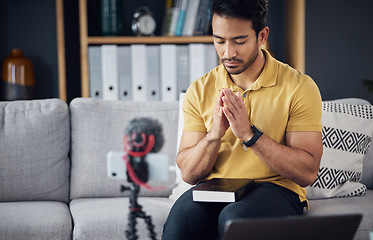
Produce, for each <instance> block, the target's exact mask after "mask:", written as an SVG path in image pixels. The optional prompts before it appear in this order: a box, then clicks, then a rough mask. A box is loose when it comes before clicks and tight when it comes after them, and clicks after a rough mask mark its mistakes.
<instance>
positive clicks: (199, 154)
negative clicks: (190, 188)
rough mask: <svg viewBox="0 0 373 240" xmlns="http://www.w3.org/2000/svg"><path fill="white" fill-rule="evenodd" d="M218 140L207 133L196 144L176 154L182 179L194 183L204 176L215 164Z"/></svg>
mask: <svg viewBox="0 0 373 240" xmlns="http://www.w3.org/2000/svg"><path fill="white" fill-rule="evenodd" d="M219 147H220V140H214V139H212V138H210V137H209V133H207V134H206V135H205V136H204V137H203V138H202V139H201V140H200V141H199V142H198V144H197V145H195V146H193V147H190V148H185V149H183V150H182V151H180V152H179V153H178V154H177V158H176V162H177V165H178V167H179V168H180V170H181V172H182V179H183V180H184V181H185V182H187V183H189V184H196V183H197V182H198V181H200V180H201V179H202V178H204V177H206V176H207V175H208V174H209V173H210V172H211V170H212V169H213V167H214V165H215V161H216V158H217V155H218V150H219Z"/></svg>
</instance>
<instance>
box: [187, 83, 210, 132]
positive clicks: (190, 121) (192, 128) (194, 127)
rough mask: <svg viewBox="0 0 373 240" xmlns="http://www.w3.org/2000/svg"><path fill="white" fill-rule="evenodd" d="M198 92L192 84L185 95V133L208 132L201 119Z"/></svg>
mask: <svg viewBox="0 0 373 240" xmlns="http://www.w3.org/2000/svg"><path fill="white" fill-rule="evenodd" d="M199 106H200V105H199V99H198V97H197V90H196V88H195V85H194V84H192V85H191V86H190V87H189V88H188V91H187V92H186V94H185V98H184V103H183V114H184V129H183V131H185V132H206V131H207V129H206V127H205V124H204V121H203V119H202V117H201V111H200V108H199Z"/></svg>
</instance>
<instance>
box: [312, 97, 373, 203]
mask: <svg viewBox="0 0 373 240" xmlns="http://www.w3.org/2000/svg"><path fill="white" fill-rule="evenodd" d="M345 102H347V103H348V104H347V103H344V102H343V100H342V101H341V100H338V101H324V102H323V108H322V124H323V128H322V140H323V150H324V152H323V156H322V158H321V164H320V169H319V172H318V175H317V178H316V180H315V182H314V183H312V184H311V185H310V186H309V187H307V188H306V190H307V198H308V199H320V198H332V197H351V196H361V195H363V194H365V192H366V187H365V185H363V184H362V183H360V182H359V181H360V179H361V174H362V169H363V158H364V156H365V154H366V153H367V152H368V149H369V145H370V142H371V138H372V133H373V122H372V119H373V108H372V105H370V104H369V102H367V101H365V100H359V99H355V100H354V99H352V100H351V99H346V100H345ZM354 102H357V104H353V103H354Z"/></svg>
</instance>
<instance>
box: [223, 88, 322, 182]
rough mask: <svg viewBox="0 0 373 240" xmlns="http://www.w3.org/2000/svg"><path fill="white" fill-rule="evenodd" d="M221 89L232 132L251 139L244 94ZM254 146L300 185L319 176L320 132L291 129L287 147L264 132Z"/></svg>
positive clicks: (283, 174) (278, 169) (279, 170)
mask: <svg viewBox="0 0 373 240" xmlns="http://www.w3.org/2000/svg"><path fill="white" fill-rule="evenodd" d="M222 92H223V94H224V96H223V98H222V100H223V103H224V107H223V112H224V114H225V116H226V117H227V119H228V121H229V125H230V127H231V129H232V132H233V134H234V135H235V136H236V137H237V138H238V139H240V140H242V141H245V142H246V141H248V140H249V139H251V137H252V136H253V134H254V133H253V130H252V129H251V127H250V126H251V123H250V122H249V119H248V114H247V110H246V108H245V106H244V103H243V100H242V97H241V96H240V95H239V94H237V95H236V94H234V93H233V92H232V91H230V90H229V89H223V91H222ZM251 149H252V151H253V152H254V153H255V154H256V155H257V156H258V157H259V159H261V160H262V161H263V162H264V163H265V164H266V165H267V166H268V167H269V168H270V169H272V170H273V171H275V172H277V173H278V174H280V175H281V176H283V177H285V178H287V179H289V180H291V181H293V182H295V183H297V184H298V185H300V186H308V185H309V184H311V183H312V182H313V181H314V180H315V179H316V176H317V172H318V169H319V165H320V161H321V155H322V150H323V147H322V139H321V133H320V132H288V133H286V146H285V145H282V144H279V143H277V142H275V141H273V140H272V139H271V138H269V137H268V136H266V135H265V134H263V135H262V136H261V137H260V138H259V140H258V141H257V142H256V143H255V144H254V145H252V146H251Z"/></svg>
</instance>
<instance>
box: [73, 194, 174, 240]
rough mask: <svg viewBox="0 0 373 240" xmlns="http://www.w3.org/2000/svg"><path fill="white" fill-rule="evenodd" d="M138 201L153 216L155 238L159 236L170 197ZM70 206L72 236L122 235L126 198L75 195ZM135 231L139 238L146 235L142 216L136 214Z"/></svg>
mask: <svg viewBox="0 0 373 240" xmlns="http://www.w3.org/2000/svg"><path fill="white" fill-rule="evenodd" d="M138 203H139V204H140V205H142V207H143V208H142V210H143V211H145V213H146V214H147V215H150V216H151V217H152V222H153V224H154V225H155V228H154V230H155V232H156V234H157V239H160V238H161V235H162V231H163V224H164V222H165V221H166V218H167V216H168V212H169V210H170V209H171V207H172V204H173V201H172V200H170V199H168V198H166V197H164V198H160V197H140V198H139V199H138ZM70 210H71V214H72V217H73V221H74V230H73V239H78V240H85V239H86V240H95V239H113V240H115V239H125V230H126V229H127V223H128V220H127V218H128V212H129V198H127V197H124V198H90V199H88V198H85V199H74V200H72V201H71V203H70ZM137 232H138V235H139V239H149V238H148V237H147V234H148V231H147V229H146V224H145V223H144V220H143V219H140V218H137Z"/></svg>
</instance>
